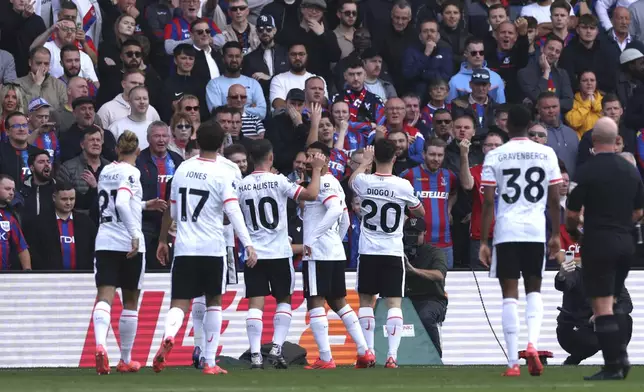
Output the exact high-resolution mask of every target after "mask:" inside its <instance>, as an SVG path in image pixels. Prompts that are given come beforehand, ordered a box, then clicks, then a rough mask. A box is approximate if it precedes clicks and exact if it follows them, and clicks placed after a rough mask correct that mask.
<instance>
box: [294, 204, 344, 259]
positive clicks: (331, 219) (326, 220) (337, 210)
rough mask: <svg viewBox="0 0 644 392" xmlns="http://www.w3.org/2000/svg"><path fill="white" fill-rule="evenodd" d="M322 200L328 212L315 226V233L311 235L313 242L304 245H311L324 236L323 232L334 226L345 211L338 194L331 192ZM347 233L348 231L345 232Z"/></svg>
mask: <svg viewBox="0 0 644 392" xmlns="http://www.w3.org/2000/svg"><path fill="white" fill-rule="evenodd" d="M323 200H324V201H323V202H322V204H323V205H324V207H326V213H325V214H324V217H323V218H322V220H321V221H320V223H318V224H317V226H315V228H314V229H313V233H312V235H311V237H309V238H310V239H311V243H310V244H304V246H308V247H311V245H312V244H313V243H314V242H315V241H317V240H318V238H320V236H322V234H324V233H326V232H327V231H328V230H329V229H330V228H331V226H333V225H334V224H335V223H336V222H337V221H338V219H340V217H341V216H342V213H343V212H344V203H342V200H341V199H340V198H339V197H338V196H337V195H336V194H330V195H328V196H326V197H325V198H324V199H323ZM345 234H346V232H345Z"/></svg>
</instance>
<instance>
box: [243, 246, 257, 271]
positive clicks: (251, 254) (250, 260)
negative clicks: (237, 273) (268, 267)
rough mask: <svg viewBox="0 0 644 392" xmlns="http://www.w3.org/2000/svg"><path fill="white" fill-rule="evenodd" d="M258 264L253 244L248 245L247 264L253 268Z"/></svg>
mask: <svg viewBox="0 0 644 392" xmlns="http://www.w3.org/2000/svg"><path fill="white" fill-rule="evenodd" d="M256 264H257V253H255V248H253V247H252V246H247V247H246V265H247V266H249V267H250V268H253V267H254V266H255V265H256Z"/></svg>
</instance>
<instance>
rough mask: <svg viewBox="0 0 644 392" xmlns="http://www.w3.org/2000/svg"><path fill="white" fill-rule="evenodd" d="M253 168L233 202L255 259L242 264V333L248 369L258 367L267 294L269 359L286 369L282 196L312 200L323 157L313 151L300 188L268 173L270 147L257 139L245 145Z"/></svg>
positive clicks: (288, 284) (288, 273) (289, 277)
mask: <svg viewBox="0 0 644 392" xmlns="http://www.w3.org/2000/svg"><path fill="white" fill-rule="evenodd" d="M248 152H249V155H250V158H251V159H252V161H253V162H254V163H255V171H253V172H252V173H251V174H249V175H248V176H246V178H244V179H243V180H242V181H241V182H240V184H239V187H238V190H239V204H240V205H241V209H242V213H243V214H244V220H245V221H246V227H247V228H248V233H249V234H250V238H251V240H252V241H253V244H255V251H256V252H257V263H256V264H252V263H246V265H245V266H244V284H245V286H246V298H248V299H249V301H248V308H249V309H248V314H247V315H246V333H247V335H248V341H249V343H250V361H251V368H252V369H259V368H262V367H263V361H262V354H261V353H260V349H261V343H262V342H261V338H262V329H263V327H264V325H263V322H262V314H263V311H264V297H266V296H268V295H272V296H273V297H275V300H276V301H277V308H276V309H275V315H274V317H273V326H274V328H275V330H274V333H273V347H272V349H271V352H270V353H269V361H270V362H272V364H273V365H274V366H276V367H278V368H282V369H284V368H286V367H287V363H286V361H285V360H284V357H283V356H282V345H283V344H284V340H286V334H287V333H288V330H289V327H290V325H291V294H293V287H294V285H295V273H294V269H293V262H292V257H293V250H292V249H291V244H290V243H289V240H288V227H287V223H288V222H287V217H286V203H287V202H288V199H289V198H290V199H293V200H295V201H298V200H306V201H314V200H315V199H316V198H317V197H318V191H319V189H320V171H321V169H322V167H323V166H324V165H325V164H326V160H325V157H324V155H322V154H314V156H313V157H311V160H310V161H309V163H310V164H311V166H312V168H313V170H312V177H311V185H309V186H308V187H307V188H303V187H301V186H300V185H298V184H296V183H294V182H291V181H289V180H288V179H287V178H286V177H285V176H283V175H282V174H274V173H272V172H271V168H272V167H273V146H272V144H271V142H270V141H268V140H266V139H260V140H256V141H255V142H253V143H252V144H251V145H250V147H249V151H248Z"/></svg>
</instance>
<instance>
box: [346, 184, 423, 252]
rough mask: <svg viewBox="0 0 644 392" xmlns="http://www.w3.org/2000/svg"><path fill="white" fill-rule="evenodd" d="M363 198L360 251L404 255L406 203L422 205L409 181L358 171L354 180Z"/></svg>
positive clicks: (414, 207) (408, 204)
mask: <svg viewBox="0 0 644 392" xmlns="http://www.w3.org/2000/svg"><path fill="white" fill-rule="evenodd" d="M352 188H353V191H354V192H355V193H356V196H358V198H360V212H361V214H362V226H361V228H360V240H359V245H358V249H359V253H360V254H361V255H385V256H401V257H402V256H403V254H404V247H403V242H402V238H403V224H404V221H405V207H409V208H410V209H412V210H414V209H417V208H420V206H421V203H420V200H418V198H417V197H416V195H415V194H414V188H413V187H412V186H411V184H410V183H409V181H407V180H405V179H403V178H400V177H394V176H392V175H383V174H358V175H357V176H356V177H355V178H354V179H353V183H352Z"/></svg>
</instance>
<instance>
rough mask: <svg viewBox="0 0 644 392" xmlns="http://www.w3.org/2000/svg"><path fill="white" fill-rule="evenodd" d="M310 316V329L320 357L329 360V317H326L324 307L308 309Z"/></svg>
mask: <svg viewBox="0 0 644 392" xmlns="http://www.w3.org/2000/svg"><path fill="white" fill-rule="evenodd" d="M309 316H310V318H311V331H313V337H314V338H315V343H317V345H318V351H319V352H320V359H321V360H323V361H327V362H328V361H330V360H331V358H332V357H331V345H329V319H328V318H327V317H326V311H325V310H324V308H321V307H320V308H313V309H311V310H309Z"/></svg>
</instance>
